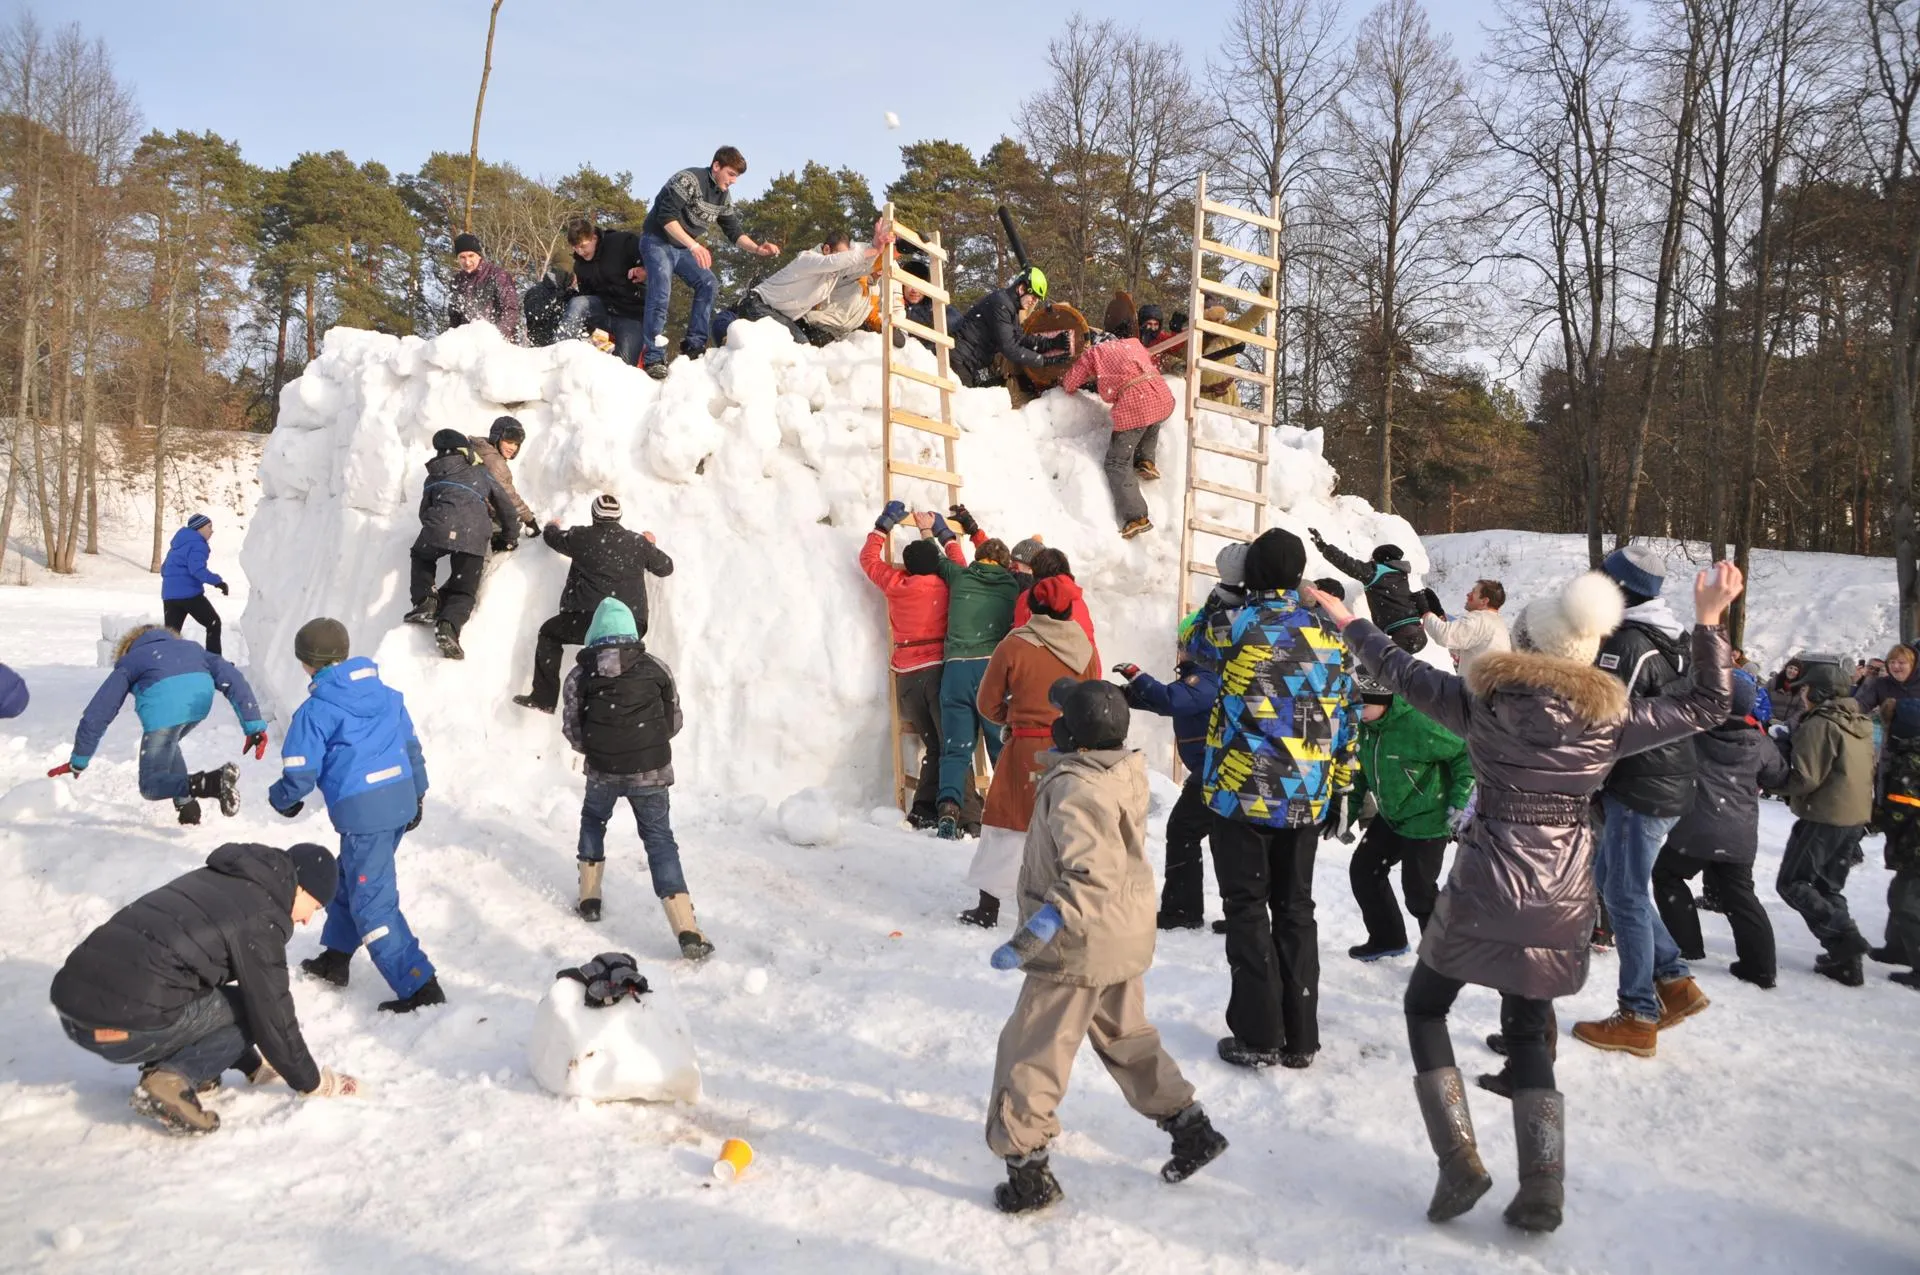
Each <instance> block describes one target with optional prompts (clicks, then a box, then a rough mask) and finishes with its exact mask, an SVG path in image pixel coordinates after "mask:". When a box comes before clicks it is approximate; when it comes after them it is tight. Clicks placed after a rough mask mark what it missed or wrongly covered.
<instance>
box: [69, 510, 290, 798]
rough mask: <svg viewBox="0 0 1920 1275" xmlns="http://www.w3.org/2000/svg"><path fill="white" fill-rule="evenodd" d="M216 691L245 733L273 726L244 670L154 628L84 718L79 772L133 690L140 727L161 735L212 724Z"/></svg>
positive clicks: (78, 736)
mask: <svg viewBox="0 0 1920 1275" xmlns="http://www.w3.org/2000/svg"><path fill="white" fill-rule="evenodd" d="M195 538H196V539H198V536H197V535H196V537H195ZM216 690H217V691H219V692H220V693H221V694H222V695H225V696H226V697H227V702H228V703H229V704H232V705H233V714H234V716H235V717H238V718H239V719H240V729H241V730H244V731H246V732H247V733H248V734H249V735H251V734H252V733H253V732H254V731H257V730H265V729H266V728H267V723H266V719H265V718H263V717H261V716H260V705H259V704H258V703H257V702H255V700H254V698H253V688H252V687H250V686H248V685H247V679H246V678H244V677H242V676H240V670H239V669H237V668H235V667H234V666H233V665H231V664H229V663H227V662H226V661H225V660H223V659H221V658H220V657H219V656H217V655H211V654H208V652H207V649H206V648H205V647H203V646H201V645H200V644H199V643H198V642H189V641H187V639H185V638H183V637H175V636H174V635H173V634H171V633H169V632H167V630H165V629H159V628H154V629H148V630H147V631H146V632H145V633H142V634H141V635H140V636H139V637H137V638H135V639H134V640H133V642H132V644H131V645H130V646H128V647H127V653H126V654H125V655H123V656H121V657H120V661H119V663H117V664H115V665H114V666H113V672H111V673H109V674H107V680H106V681H104V682H102V683H100V689H99V690H97V691H95V692H94V693H93V699H92V700H90V701H89V702H88V704H87V709H86V711H85V712H84V713H82V714H80V729H79V730H77V731H75V732H74V736H73V766H74V769H76V770H79V769H82V768H84V767H85V766H86V764H87V763H88V762H90V761H92V760H93V750H94V749H96V748H98V747H99V746H100V737H101V736H102V735H104V734H106V733H107V727H109V726H111V725H113V719H114V718H116V717H118V716H119V715H120V705H122V704H124V703H125V702H126V699H127V693H128V692H129V691H131V692H132V693H133V711H134V712H136V713H138V714H140V728H141V729H142V730H147V731H155V730H165V729H167V728H168V727H169V726H183V725H185V724H186V723H188V722H198V721H204V720H206V716H207V713H208V711H209V710H211V709H212V708H213V693H214V692H215V691H216Z"/></svg>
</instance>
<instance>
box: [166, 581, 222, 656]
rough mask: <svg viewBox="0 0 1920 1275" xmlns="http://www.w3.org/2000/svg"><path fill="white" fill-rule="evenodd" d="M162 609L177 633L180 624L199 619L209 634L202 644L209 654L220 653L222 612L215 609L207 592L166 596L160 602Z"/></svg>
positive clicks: (167, 624)
mask: <svg viewBox="0 0 1920 1275" xmlns="http://www.w3.org/2000/svg"><path fill="white" fill-rule="evenodd" d="M160 610H161V614H162V617H163V619H164V621H165V623H166V626H167V627H168V628H170V629H172V630H173V631H174V632H175V633H178V632H180V626H181V625H182V624H184V623H186V622H187V621H188V620H196V621H198V622H199V624H200V627H201V628H202V629H204V630H206V635H207V636H206V640H205V641H204V642H202V643H201V645H202V646H204V647H206V648H207V654H209V655H218V654H220V613H219V612H218V611H216V610H214V609H213V603H212V602H210V601H208V600H207V595H206V594H204V593H198V594H195V595H194V596H193V597H191V598H164V599H162V600H161V602H160Z"/></svg>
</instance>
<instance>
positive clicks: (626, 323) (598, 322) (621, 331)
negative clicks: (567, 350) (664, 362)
mask: <svg viewBox="0 0 1920 1275" xmlns="http://www.w3.org/2000/svg"><path fill="white" fill-rule="evenodd" d="M595 328H599V329H600V330H601V331H602V332H605V333H606V334H607V335H608V336H610V337H612V338H613V352H614V354H615V355H617V356H618V357H619V359H620V361H621V362H622V363H625V364H626V365H627V366H629V367H631V366H633V364H635V363H637V362H639V360H640V351H641V350H642V349H644V348H645V346H646V336H645V335H644V333H645V325H644V324H642V323H641V321H640V320H638V319H629V318H625V317H624V316H621V315H615V314H609V313H608V312H607V303H606V302H604V301H602V300H601V299H600V298H599V297H569V298H567V312H566V314H565V316H563V317H562V318H561V320H560V330H561V332H563V333H564V334H566V335H567V336H574V337H578V336H585V335H586V334H587V333H588V332H591V331H592V330H593V329H595Z"/></svg>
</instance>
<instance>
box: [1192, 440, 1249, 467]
mask: <svg viewBox="0 0 1920 1275" xmlns="http://www.w3.org/2000/svg"><path fill="white" fill-rule="evenodd" d="M1193 445H1194V447H1196V448H1197V449H1199V450H1200V451H1203V452H1213V453H1214V454H1215V455H1218V456H1231V457H1233V458H1234V459H1235V460H1250V461H1252V462H1253V463H1254V464H1256V465H1264V464H1266V463H1267V454H1266V453H1265V452H1256V451H1254V450H1253V449H1251V448H1248V447H1229V446H1227V445H1226V444H1225V443H1216V442H1213V441H1212V440H1211V439H1206V438H1196V439H1194V440H1193Z"/></svg>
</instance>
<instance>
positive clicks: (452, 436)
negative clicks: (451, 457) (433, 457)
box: [433, 429, 472, 456]
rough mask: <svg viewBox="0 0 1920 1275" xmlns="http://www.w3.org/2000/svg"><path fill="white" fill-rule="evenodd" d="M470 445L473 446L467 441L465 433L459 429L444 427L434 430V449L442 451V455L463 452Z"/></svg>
mask: <svg viewBox="0 0 1920 1275" xmlns="http://www.w3.org/2000/svg"><path fill="white" fill-rule="evenodd" d="M470 446H472V444H470V443H469V442H467V436H466V435H465V434H462V433H461V432H460V431H459V430H457V429H442V430H435V431H434V434H433V450H434V451H436V452H438V453H440V454H441V455H442V456H444V455H446V454H447V453H448V452H463V451H465V450H466V449H467V448H468V447H470Z"/></svg>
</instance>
